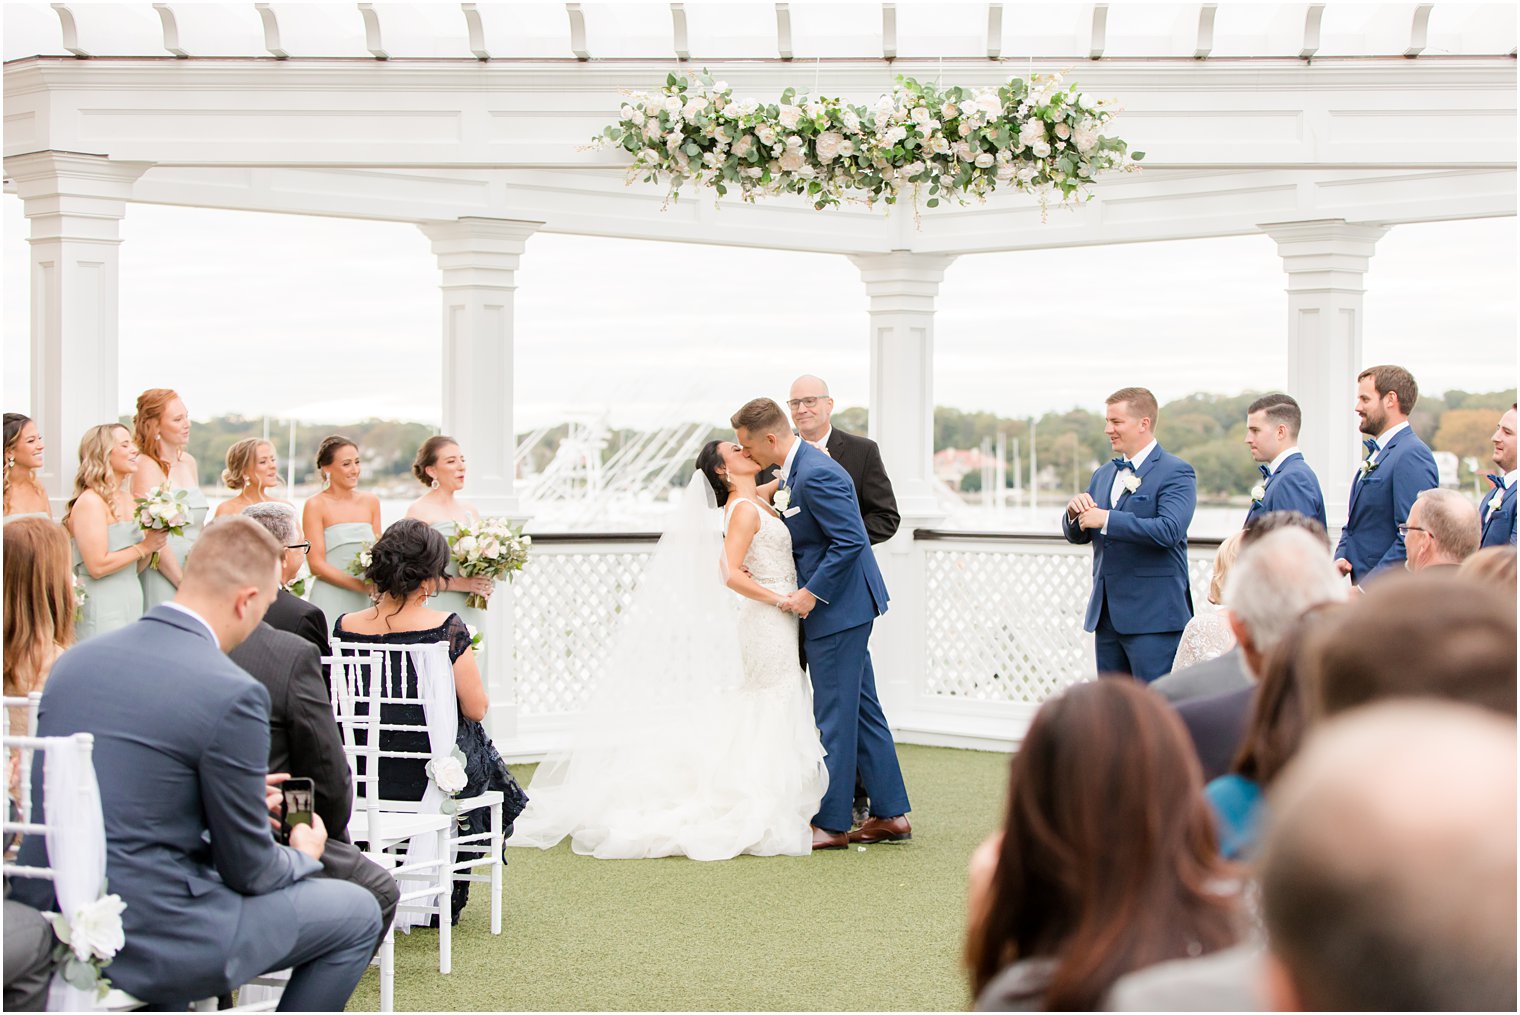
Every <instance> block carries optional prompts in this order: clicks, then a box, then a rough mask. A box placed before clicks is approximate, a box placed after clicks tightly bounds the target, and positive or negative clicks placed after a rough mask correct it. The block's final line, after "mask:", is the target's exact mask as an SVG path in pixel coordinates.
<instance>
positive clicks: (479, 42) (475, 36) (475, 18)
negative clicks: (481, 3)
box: [459, 4, 491, 63]
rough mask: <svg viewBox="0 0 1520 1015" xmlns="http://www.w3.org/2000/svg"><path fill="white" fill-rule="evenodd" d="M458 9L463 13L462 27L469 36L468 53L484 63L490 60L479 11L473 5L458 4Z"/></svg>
mask: <svg viewBox="0 0 1520 1015" xmlns="http://www.w3.org/2000/svg"><path fill="white" fill-rule="evenodd" d="M459 9H460V10H462V11H464V27H465V31H466V32H468V33H469V36H470V52H471V53H474V54H475V59H477V60H479V61H481V62H482V63H484V62H485V61H487V60H489V59H491V52H490V50H488V49H486V30H485V26H484V25H482V24H481V23H480V9H479V8H478V7H476V6H475V5H474V4H460V5H459Z"/></svg>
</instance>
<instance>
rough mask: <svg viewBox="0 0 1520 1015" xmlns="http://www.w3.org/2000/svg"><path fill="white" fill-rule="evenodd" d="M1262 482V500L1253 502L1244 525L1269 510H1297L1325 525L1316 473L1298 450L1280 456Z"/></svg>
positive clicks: (1321, 492) (1321, 493)
mask: <svg viewBox="0 0 1520 1015" xmlns="http://www.w3.org/2000/svg"><path fill="white" fill-rule="evenodd" d="M1264 485H1265V487H1266V492H1265V493H1264V494H1263V495H1262V498H1261V500H1259V501H1254V502H1252V504H1251V510H1249V511H1247V512H1246V524H1247V525H1249V524H1250V523H1251V519H1252V518H1255V517H1256V516H1257V515H1264V514H1266V513H1267V512H1269V511H1297V512H1298V513H1299V514H1301V515H1305V516H1307V517H1309V518H1313V519H1314V520H1315V521H1317V522H1319V523H1320V525H1321V526H1322V527H1323V526H1324V525H1325V494H1324V491H1322V490H1321V489H1320V486H1319V477H1318V476H1316V475H1315V474H1314V470H1313V469H1311V468H1309V463H1308V462H1306V461H1304V456H1303V455H1301V454H1299V453H1298V452H1297V451H1295V452H1294V453H1293V454H1291V455H1289V456H1288V457H1287V458H1285V459H1283V463H1282V464H1281V465H1279V466H1278V467H1277V471H1276V472H1274V473H1272V475H1271V477H1270V478H1269V479H1267V481H1266V483H1265V484H1264Z"/></svg>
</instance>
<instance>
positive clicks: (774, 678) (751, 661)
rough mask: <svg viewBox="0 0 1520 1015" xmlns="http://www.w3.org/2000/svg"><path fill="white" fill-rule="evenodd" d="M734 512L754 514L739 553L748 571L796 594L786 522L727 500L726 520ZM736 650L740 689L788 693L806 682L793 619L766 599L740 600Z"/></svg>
mask: <svg viewBox="0 0 1520 1015" xmlns="http://www.w3.org/2000/svg"><path fill="white" fill-rule="evenodd" d="M743 504H748V505H749V507H743V506H741V505H743ZM736 510H738V511H754V512H755V513H756V514H758V515H759V516H760V529H759V531H757V532H756V533H755V538H754V540H753V541H751V543H750V544H749V551H748V552H747V553H745V555H744V566H745V567H747V568H749V573H750V575H751V576H752V577H753V578H754V579H755V581H757V582H759V583H760V584H761V585H764V586H765V587H766V588H768V589H770V590H771V591H772V592H775V593H777V594H779V595H783V596H785V595H790V594H791V593H793V592H796V591H797V564H796V562H795V561H794V560H793V559H792V534H791V532H789V531H788V530H787V527H786V523H785V522H783V521H782V520H781V519H779V518H777V517H776V516H775V515H773V514H771V513H770V512H769V511H767V510H765V509H764V508H763V507H761V506H760V505H759V504H756V503H755V502H754V501H735V502H733V503H730V504H729V505H728V511H727V518H726V520H732V519H733V513H734V511H736ZM739 649H740V652H741V654H742V655H743V657H744V690H745V691H746V692H749V693H766V694H791V693H795V691H796V689H797V688H798V687H799V686H800V685H804V684H805V683H806V681H805V680H804V678H803V676H802V670H801V668H800V667H799V666H798V664H797V618H796V617H794V616H793V615H792V614H790V613H783V612H782V611H781V610H778V609H776V607H775V606H774V605H772V604H770V603H762V602H759V601H757V600H754V599H748V598H746V599H743V600H741V601H740V605H739Z"/></svg>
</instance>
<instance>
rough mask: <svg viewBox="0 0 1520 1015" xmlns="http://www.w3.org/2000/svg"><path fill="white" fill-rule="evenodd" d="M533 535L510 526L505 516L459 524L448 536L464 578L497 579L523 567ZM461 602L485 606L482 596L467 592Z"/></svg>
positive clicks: (467, 604)
mask: <svg viewBox="0 0 1520 1015" xmlns="http://www.w3.org/2000/svg"><path fill="white" fill-rule="evenodd" d="M532 545H533V537H532V536H525V535H523V532H522V529H520V528H516V529H514V528H513V527H512V523H511V522H509V521H507V520H506V519H505V518H481V519H479V520H477V521H474V522H470V523H467V524H464V525H460V526H459V527H458V528H456V529H455V530H454V534H453V535H452V536H450V537H449V550H450V554H451V556H452V557H453V559H454V566H455V567H456V568H457V569H458V570H459V573H460V574H461V575H462V576H464V577H466V578H489V579H491V580H492V581H500V580H501V579H502V578H503V577H505V578H507V579H509V580H510V579H511V577H512V575H514V574H516V573H517V572H518V571H521V570H522V569H523V565H524V564H526V563H527V562H528V548H529V547H530V546H532ZM464 604H465V605H466V606H468V607H470V608H471V609H476V610H484V609H486V608H487V605H488V604H487V601H486V597H485V596H479V595H476V594H475V593H473V592H472V593H470V594H469V595H468V596H467V597H465V601H464Z"/></svg>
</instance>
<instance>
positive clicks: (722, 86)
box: [713, 81, 728, 92]
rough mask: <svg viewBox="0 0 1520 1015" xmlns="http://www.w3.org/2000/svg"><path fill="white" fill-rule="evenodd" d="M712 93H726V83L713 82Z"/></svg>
mask: <svg viewBox="0 0 1520 1015" xmlns="http://www.w3.org/2000/svg"><path fill="white" fill-rule="evenodd" d="M713 91H715V92H726V91H728V82H727V81H715V82H713Z"/></svg>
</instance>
